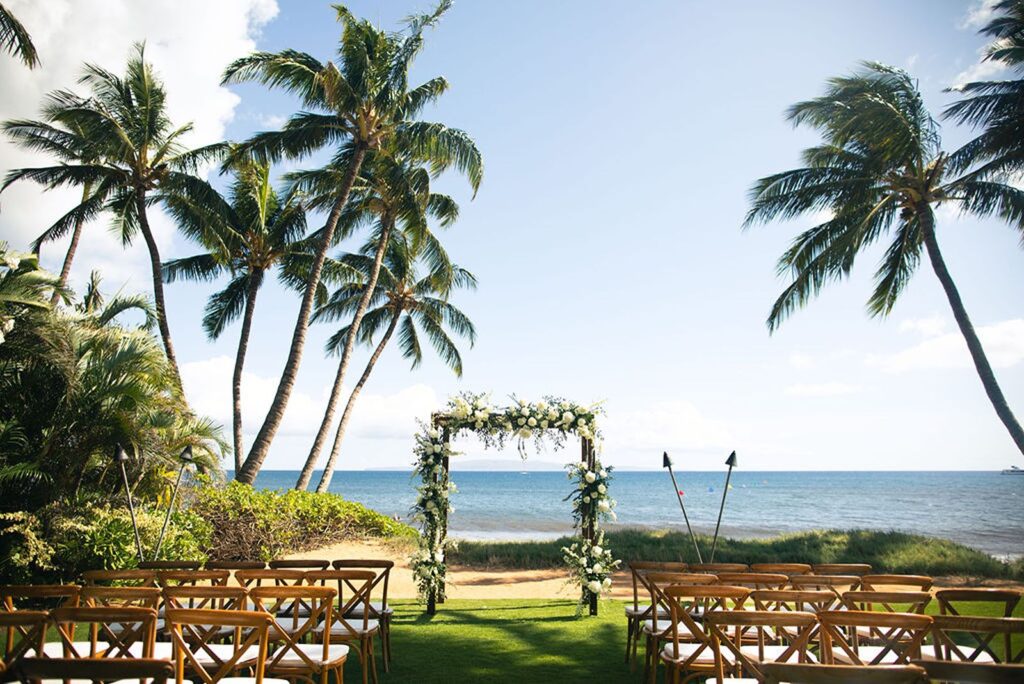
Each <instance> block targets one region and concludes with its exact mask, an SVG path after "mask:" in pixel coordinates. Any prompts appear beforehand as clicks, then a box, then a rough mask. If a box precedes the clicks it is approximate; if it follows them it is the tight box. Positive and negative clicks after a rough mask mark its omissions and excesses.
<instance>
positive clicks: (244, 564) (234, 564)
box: [205, 560, 267, 570]
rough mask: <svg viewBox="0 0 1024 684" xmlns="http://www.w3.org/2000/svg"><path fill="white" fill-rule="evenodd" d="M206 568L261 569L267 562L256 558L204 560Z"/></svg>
mask: <svg viewBox="0 0 1024 684" xmlns="http://www.w3.org/2000/svg"><path fill="white" fill-rule="evenodd" d="M205 567H206V569H207V570H263V569H265V568H266V567H267V564H266V563H264V562H263V561H258V560H212V561H207V562H206V566H205Z"/></svg>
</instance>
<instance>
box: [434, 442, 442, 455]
mask: <svg viewBox="0 0 1024 684" xmlns="http://www.w3.org/2000/svg"><path fill="white" fill-rule="evenodd" d="M442 451H443V449H442V447H441V445H440V444H435V445H434V453H435V454H439V453H441V452H442Z"/></svg>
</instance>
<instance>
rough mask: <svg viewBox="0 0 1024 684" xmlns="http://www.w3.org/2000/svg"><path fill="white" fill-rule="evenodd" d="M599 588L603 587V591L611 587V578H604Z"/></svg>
mask: <svg viewBox="0 0 1024 684" xmlns="http://www.w3.org/2000/svg"><path fill="white" fill-rule="evenodd" d="M601 586H603V587H604V588H605V589H607V588H608V587H610V586H612V578H611V577H605V578H604V580H603V581H602V582H601Z"/></svg>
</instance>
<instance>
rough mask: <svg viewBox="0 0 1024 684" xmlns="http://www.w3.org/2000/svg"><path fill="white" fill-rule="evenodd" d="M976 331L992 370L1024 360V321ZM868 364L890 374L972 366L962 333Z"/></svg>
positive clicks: (870, 359)
mask: <svg viewBox="0 0 1024 684" xmlns="http://www.w3.org/2000/svg"><path fill="white" fill-rule="evenodd" d="M977 332H978V337H979V338H981V344H982V346H983V347H984V348H985V354H986V355H987V356H988V360H989V362H990V363H991V364H992V366H993V367H995V368H1009V367H1011V366H1015V365H1017V364H1018V363H1020V362H1021V361H1024V319H1021V318H1014V319H1011V320H1008V321H1002V322H1000V323H994V324H992V325H986V326H982V327H980V328H977ZM866 364H867V365H868V366H871V367H874V368H880V369H882V370H883V371H886V372H888V373H903V372H906V371H914V370H932V369H950V368H971V367H972V366H973V364H972V363H971V357H970V354H969V353H968V351H967V344H966V343H965V342H964V339H963V336H962V335H961V334H960V333H959V332H951V333H947V334H944V335H937V336H935V337H930V338H928V339H926V340H925V341H923V342H921V343H920V344H917V345H914V346H913V347H909V348H908V349H904V350H903V351H900V352H896V353H895V354H888V355H875V356H869V357H868V358H867V360H866Z"/></svg>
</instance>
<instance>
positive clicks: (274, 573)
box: [235, 569, 306, 589]
mask: <svg viewBox="0 0 1024 684" xmlns="http://www.w3.org/2000/svg"><path fill="white" fill-rule="evenodd" d="M235 581H237V582H238V583H239V584H240V585H242V586H243V587H246V588H247V589H250V588H252V587H262V586H272V587H287V586H295V585H299V584H303V583H304V582H305V581H306V571H305V570H287V569H276V570H275V569H271V570H267V569H263V570H236V571H235Z"/></svg>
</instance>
